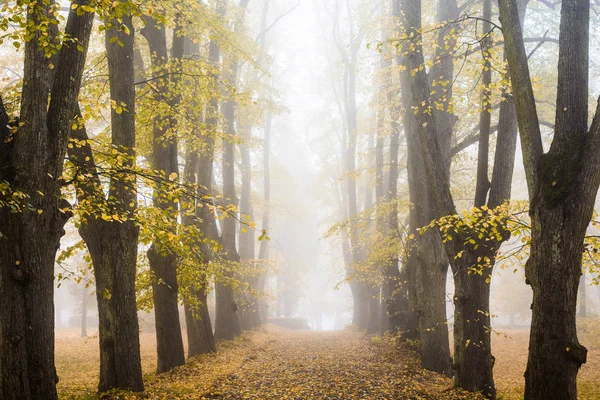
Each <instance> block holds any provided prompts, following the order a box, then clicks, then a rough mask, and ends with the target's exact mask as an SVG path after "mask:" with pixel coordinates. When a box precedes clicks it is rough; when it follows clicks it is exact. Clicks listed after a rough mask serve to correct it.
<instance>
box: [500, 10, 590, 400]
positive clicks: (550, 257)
mask: <svg viewBox="0 0 600 400" xmlns="http://www.w3.org/2000/svg"><path fill="white" fill-rule="evenodd" d="M498 4H499V8H500V21H501V22H502V29H503V32H504V38H505V48H506V53H507V58H508V62H509V66H510V73H511V79H512V83H513V93H514V97H515V104H516V111H517V117H518V121H519V131H520V136H521V144H522V152H523V161H524V165H525V172H526V177H527V185H528V189H529V198H530V203H531V204H530V216H531V255H530V257H529V260H528V261H527V264H526V266H525V274H526V277H527V283H529V284H530V285H531V288H532V289H533V304H532V322H531V332H530V342H529V358H528V361H527V370H526V372H525V398H527V399H534V400H537V399H555V398H556V399H565V400H571V399H572V400H574V399H576V398H577V373H578V371H579V368H580V367H581V365H582V364H583V363H585V362H586V357H587V350H586V348H585V347H583V346H582V345H581V344H579V341H578V339H577V329H576V318H575V314H576V310H577V287H578V285H579V279H580V276H581V262H582V254H583V251H584V243H583V241H584V237H585V232H586V229H587V227H588V225H589V222H590V219H591V217H592V212H593V207H594V203H595V199H596V195H597V191H598V185H599V184H600V158H599V157H598V149H599V148H600V102H599V104H598V108H597V109H596V115H595V117H594V120H593V122H592V126H591V128H590V130H588V90H589V18H590V2H589V0H565V1H563V2H562V7H561V24H560V37H559V61H558V89H557V100H556V124H555V133H554V138H553V141H552V145H551V146H550V150H549V151H548V152H547V153H545V154H544V149H543V146H542V137H541V132H540V127H539V120H538V114H537V110H536V104H535V98H534V95H533V88H532V84H531V78H530V74H529V66H528V62H527V54H526V52H525V46H524V43H523V33H522V29H521V23H520V21H519V15H518V14H519V8H518V5H517V2H516V0H502V1H500V2H499V3H498Z"/></svg>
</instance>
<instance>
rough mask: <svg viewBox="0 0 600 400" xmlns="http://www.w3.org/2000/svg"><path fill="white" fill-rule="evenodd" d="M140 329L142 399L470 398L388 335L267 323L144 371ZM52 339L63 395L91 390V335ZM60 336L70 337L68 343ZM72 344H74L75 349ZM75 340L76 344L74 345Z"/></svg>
mask: <svg viewBox="0 0 600 400" xmlns="http://www.w3.org/2000/svg"><path fill="white" fill-rule="evenodd" d="M146 335H147V334H144V335H143V336H142V337H143V345H142V357H144V358H145V360H146V361H145V362H144V370H145V371H144V372H146V373H147V375H146V376H145V382H146V397H142V396H139V397H138V396H136V395H131V394H113V395H111V397H110V398H123V399H125V398H132V399H133V398H149V399H274V400H275V399H277V400H280V399H299V400H304V399H339V400H345V399H475V398H477V397H476V396H474V395H472V394H465V393H459V392H458V391H455V390H452V389H451V381H450V380H449V379H447V378H445V377H442V376H440V375H437V374H434V373H430V372H428V371H424V370H422V369H421V368H419V367H418V363H417V362H416V356H415V354H414V353H413V352H412V351H411V350H410V349H408V348H407V347H406V346H405V345H402V344H400V345H399V344H397V343H395V342H394V341H393V340H392V339H389V338H388V339H378V338H370V337H368V336H366V335H365V334H364V333H361V332H355V331H349V330H346V331H342V332H306V331H304V332H301V331H290V330H285V329H282V328H277V327H273V326H269V327H267V328H262V329H260V330H258V331H255V332H251V333H248V334H245V335H244V336H243V337H241V338H239V339H238V340H235V341H233V342H229V343H225V344H223V345H221V346H220V348H219V352H218V353H217V354H216V355H209V356H201V357H198V358H196V359H193V360H190V361H189V362H188V364H187V365H186V366H184V367H182V368H179V369H177V370H176V371H175V372H173V373H169V374H163V375H160V376H156V375H154V374H152V373H151V371H152V369H153V368H154V363H153V362H149V360H148V357H149V356H150V354H148V353H147V350H148V349H146V347H147V343H145V342H146V341H147V340H151V339H150V338H149V337H146ZM62 340H63V339H58V348H57V367H58V373H59V376H60V377H61V381H60V383H59V391H60V395H61V397H62V398H64V399H73V398H82V397H83V398H90V399H91V398H95V397H96V396H95V394H94V385H95V383H96V380H97V372H96V369H97V366H96V364H95V363H94V361H93V360H94V355H97V350H95V349H94V348H93V347H94V346H97V341H96V340H88V341H87V342H84V339H81V341H79V343H78V344H76V342H78V340H77V338H75V337H70V338H65V339H64V342H62ZM67 343H70V345H68V344H67ZM77 347H79V348H80V349H79V350H77ZM82 347H83V349H81V348H82Z"/></svg>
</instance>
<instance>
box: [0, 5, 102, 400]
mask: <svg viewBox="0 0 600 400" xmlns="http://www.w3.org/2000/svg"><path fill="white" fill-rule="evenodd" d="M78 4H82V5H85V6H89V5H90V2H89V1H81V2H78ZM51 9H52V10H53V9H54V8H53V5H51V4H50V2H43V1H34V2H31V3H28V4H27V22H28V24H27V25H28V28H27V30H28V32H29V29H31V32H30V33H31V35H32V37H31V38H30V40H27V41H26V42H25V46H24V48H25V50H24V57H25V59H24V71H23V76H24V79H23V90H22V92H21V112H20V121H21V123H18V122H14V121H13V122H11V123H10V124H11V126H12V127H14V128H15V129H16V130H17V134H16V135H13V132H12V129H9V127H8V124H9V120H8V116H7V115H6V112H5V109H4V105H3V104H2V102H1V101H0V120H1V121H2V125H1V126H0V181H2V182H6V183H8V184H9V185H10V190H12V191H13V192H20V193H24V194H25V195H27V196H28V198H27V200H26V203H27V204H26V205H25V207H23V208H19V207H20V206H24V204H20V203H19V202H18V201H17V202H14V203H12V204H10V205H8V206H7V205H3V206H0V220H1V221H2V227H0V232H1V233H0V298H1V299H2V301H1V302H0V397H1V398H2V399H5V400H12V399H15V400H17V399H18V400H46V399H48V400H54V399H56V398H57V393H56V382H57V376H56V370H55V367H54V301H53V293H54V260H55V257H56V252H57V250H58V248H59V246H60V238H61V237H62V236H63V234H64V230H63V227H64V224H65V223H66V221H67V219H68V218H69V216H70V215H71V213H70V211H69V204H68V203H67V202H66V201H65V200H61V193H60V188H61V184H62V183H61V182H60V180H59V178H60V176H61V175H62V171H63V163H64V157H65V153H66V149H67V140H68V137H69V135H70V133H71V126H72V123H73V118H74V116H75V105H76V104H77V97H78V95H79V90H80V87H81V77H82V75H83V70H84V65H85V58H86V54H87V48H88V43H89V38H90V34H91V31H92V24H93V18H94V13H93V12H88V13H84V14H83V15H77V12H75V11H71V12H69V17H68V21H67V25H66V28H65V33H66V37H68V38H72V37H76V38H78V39H79V41H78V46H74V45H72V43H71V41H70V39H68V41H65V43H63V46H62V48H61V50H60V52H59V54H58V56H57V57H54V58H52V59H51V60H49V59H48V58H46V56H45V50H47V48H44V47H42V46H40V43H42V42H43V41H44V42H45V41H47V40H48V38H49V40H50V41H54V35H55V34H56V32H54V29H55V28H53V25H54V24H53V23H50V24H49V27H48V30H47V31H46V32H42V30H41V29H38V26H46V25H45V23H46V22H47V21H48V18H50V13H51ZM52 12H53V11H52ZM52 18H53V17H52ZM32 27H33V28H32ZM46 33H47V34H48V36H44V35H45V34H46ZM42 37H43V38H44V39H43V40H42ZM77 47H80V49H81V50H78V49H77ZM57 58H58V59H57ZM50 61H52V62H56V61H58V63H56V64H55V65H57V68H56V69H55V73H54V75H53V74H52V73H51V69H50V66H49V63H50ZM52 75H53V76H52ZM50 93H52V96H51V97H50V99H49V94H50ZM9 138H10V139H12V140H8V139H9ZM3 200H4V198H3ZM9 200H11V199H10V197H9ZM24 202H25V201H24ZM11 206H12V207H11Z"/></svg>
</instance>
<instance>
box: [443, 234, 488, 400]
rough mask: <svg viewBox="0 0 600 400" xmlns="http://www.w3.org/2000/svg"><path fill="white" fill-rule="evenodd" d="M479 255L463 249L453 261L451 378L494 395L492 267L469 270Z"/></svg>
mask: <svg viewBox="0 0 600 400" xmlns="http://www.w3.org/2000/svg"><path fill="white" fill-rule="evenodd" d="M454 240H460V239H454ZM480 256H484V254H478V253H477V252H469V251H466V252H465V254H464V255H463V256H462V257H460V258H459V259H457V260H455V261H454V262H453V272H454V284H455V292H454V365H453V368H454V370H455V378H454V379H455V384H456V385H457V386H458V387H460V388H463V389H465V390H468V391H471V392H481V393H482V394H484V395H485V396H486V397H489V398H495V396H496V389H495V386H494V379H493V375H492V369H493V367H494V357H493V356H492V353H491V336H490V331H491V321H490V313H489V309H490V285H489V283H488V280H489V279H490V278H491V268H485V269H484V270H483V274H481V275H480V274H479V273H477V272H474V271H472V269H473V268H477V265H478V261H477V258H478V257H480ZM488 257H493V255H488Z"/></svg>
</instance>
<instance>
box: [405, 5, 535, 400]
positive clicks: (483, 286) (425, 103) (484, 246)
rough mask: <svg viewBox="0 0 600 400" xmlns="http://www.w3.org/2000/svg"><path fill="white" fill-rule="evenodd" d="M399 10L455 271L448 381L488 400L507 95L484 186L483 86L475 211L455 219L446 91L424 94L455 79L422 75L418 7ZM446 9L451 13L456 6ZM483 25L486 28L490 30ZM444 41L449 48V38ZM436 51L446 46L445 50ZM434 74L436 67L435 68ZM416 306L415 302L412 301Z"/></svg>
mask: <svg viewBox="0 0 600 400" xmlns="http://www.w3.org/2000/svg"><path fill="white" fill-rule="evenodd" d="M444 4H445V5H444V7H445V6H448V4H449V3H447V2H444ZM525 4H526V3H525ZM402 5H403V7H402V9H403V11H404V18H403V24H404V29H405V36H404V37H403V39H404V40H406V41H408V42H410V47H409V51H408V52H407V54H406V55H405V57H406V67H407V70H408V71H409V72H410V75H411V79H408V77H407V79H406V81H405V82H406V83H408V84H409V85H410V91H407V93H406V97H407V98H408V100H407V104H410V107H411V109H412V110H413V113H414V115H415V120H416V124H415V125H414V127H413V130H412V134H413V135H416V138H414V139H413V140H418V141H419V142H420V143H419V145H418V147H419V148H420V153H421V157H422V160H423V168H424V171H425V176H426V179H427V183H428V186H429V188H430V190H431V194H432V199H433V206H434V207H433V209H434V216H435V217H436V218H437V219H439V221H438V222H437V223H433V224H431V225H433V226H436V227H438V228H439V230H440V231H441V232H442V241H443V243H444V248H445V251H446V255H447V257H448V260H449V262H450V266H451V268H452V272H453V274H454V283H455V288H456V292H455V299H454V302H455V310H456V311H455V320H454V365H453V368H454V369H455V371H456V374H455V384H456V385H457V386H458V387H461V388H464V389H467V390H470V391H479V392H483V394H485V395H486V396H488V397H492V398H493V397H495V387H494V382H493V376H492V368H493V357H492V354H491V338H490V313H489V295H490V288H489V281H490V279H491V273H492V268H493V265H494V260H495V257H496V254H497V252H498V249H499V247H500V245H501V244H502V243H503V242H504V241H505V240H507V239H508V238H509V237H510V233H509V232H508V231H507V229H506V218H504V217H502V216H501V215H502V214H503V210H504V208H505V207H504V206H503V203H504V202H506V201H507V200H508V199H509V198H510V192H511V179H512V172H513V165H514V152H515V151H514V149H515V143H516V129H514V118H513V119H512V120H511V119H510V115H511V110H512V109H511V103H510V101H511V100H510V96H505V97H506V100H507V101H506V103H507V104H506V106H505V107H504V113H503V114H502V115H501V116H500V118H504V121H503V122H502V125H501V126H502V131H501V132H500V131H499V133H498V142H497V147H496V159H495V163H494V170H493V174H492V181H491V183H490V182H489V179H488V176H487V174H488V157H487V154H488V152H489V140H488V138H489V131H490V126H489V125H490V119H489V118H487V116H486V115H484V113H490V112H491V111H492V110H491V107H490V104H489V94H488V90H489V88H488V87H486V86H484V88H483V93H482V108H481V117H480V129H481V133H480V158H479V159H478V171H479V179H478V182H477V187H476V189H475V206H476V208H475V211H474V213H473V215H472V218H470V219H461V218H460V217H458V216H457V215H456V205H455V203H454V200H453V198H452V194H451V192H450V180H449V176H450V170H449V165H450V164H449V154H451V153H447V149H448V148H449V142H448V141H447V140H448V138H447V136H448V135H449V134H451V133H452V131H453V125H454V122H453V121H452V120H453V119H454V118H455V117H454V116H453V115H452V114H451V112H450V111H449V108H447V107H439V104H440V102H441V104H442V105H443V104H444V103H446V104H449V101H451V96H452V94H451V93H450V94H449V95H448V94H446V96H447V97H446V98H441V99H439V100H437V101H436V99H435V98H432V96H431V93H434V92H435V87H434V82H436V79H440V78H441V77H444V79H446V80H447V79H450V77H453V76H454V74H453V73H449V72H446V73H441V74H436V73H435V72H434V71H435V68H433V67H432V68H431V72H430V73H429V74H427V72H426V71H425V69H424V62H425V60H424V55H423V53H422V31H421V5H420V2H412V3H411V2H408V1H403V2H402ZM453 8H455V10H456V4H455V5H454V7H453ZM523 9H524V7H523ZM484 13H485V15H486V16H491V3H489V2H485V3H484ZM446 15H447V16H451V15H454V16H456V17H458V12H457V10H456V11H455V12H454V13H450V14H446ZM517 17H518V15H517ZM484 19H485V18H484ZM487 21H489V19H487ZM485 28H487V29H489V26H487V27H485ZM485 28H484V29H485ZM454 34H456V33H454ZM489 34H490V32H484V36H483V37H484V40H483V46H482V48H483V54H484V56H486V50H485V49H486V46H489V41H488V40H486V39H485V38H486V37H487V35H489ZM450 35H452V33H450ZM448 40H449V41H452V42H453V43H456V42H455V39H453V38H452V37H451V38H450V39H448ZM454 45H455V44H450V45H448V47H449V48H450V49H451V48H453V46H454ZM438 47H440V48H445V46H444V47H442V46H438ZM440 60H441V56H440V55H439V54H438V55H436V58H435V60H434V61H436V62H440ZM442 62H443V61H442ZM488 62H489V61H487V60H486V61H484V63H483V66H484V68H483V74H484V79H483V81H484V83H485V82H489V81H490V79H489V75H487V69H489V68H490V67H489V65H488ZM440 69H441V70H443V68H442V67H440ZM409 96H410V97H409ZM440 108H441V110H440ZM431 110H433V111H431ZM512 115H514V113H513V114H512ZM453 117H454V118H453ZM409 147H410V146H409ZM488 193H489V196H488ZM486 200H487V203H486ZM417 301H420V299H419V298H418V299H417Z"/></svg>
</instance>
